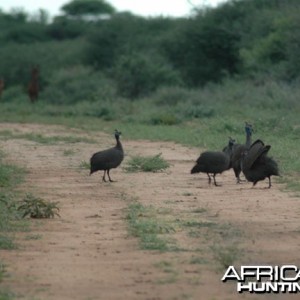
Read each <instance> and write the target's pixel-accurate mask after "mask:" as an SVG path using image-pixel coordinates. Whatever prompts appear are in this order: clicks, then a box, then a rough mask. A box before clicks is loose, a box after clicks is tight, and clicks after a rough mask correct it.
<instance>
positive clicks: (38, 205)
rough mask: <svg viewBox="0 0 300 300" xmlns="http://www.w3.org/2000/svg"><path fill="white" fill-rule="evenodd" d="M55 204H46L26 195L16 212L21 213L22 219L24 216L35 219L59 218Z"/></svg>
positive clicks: (46, 202) (39, 199)
mask: <svg viewBox="0 0 300 300" xmlns="http://www.w3.org/2000/svg"><path fill="white" fill-rule="evenodd" d="M57 204H58V202H48V201H45V200H43V199H41V198H36V197H34V196H32V195H31V194H28V195H26V196H25V198H24V199H23V200H22V202H21V203H20V206H19V207H18V211H20V212H22V214H23V215H22V217H23V218H25V217H26V216H29V217H30V218H37V219H44V218H54V216H58V217H59V214H58V211H59V208H58V207H57Z"/></svg>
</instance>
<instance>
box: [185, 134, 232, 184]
mask: <svg viewBox="0 0 300 300" xmlns="http://www.w3.org/2000/svg"><path fill="white" fill-rule="evenodd" d="M232 146H233V142H232V140H230V141H229V143H228V146H226V147H225V148H224V149H223V151H205V152H202V153H201V154H200V156H199V157H198V159H197V161H196V165H195V166H194V167H193V168H192V170H191V174H194V173H206V174H207V176H208V182H209V183H211V177H210V174H212V177H213V180H214V184H215V186H217V182H216V178H215V177H216V174H221V173H223V172H224V171H226V170H228V169H230V166H231V164H230V156H231V152H232Z"/></svg>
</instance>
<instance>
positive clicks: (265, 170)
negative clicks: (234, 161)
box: [241, 140, 279, 188]
mask: <svg viewBox="0 0 300 300" xmlns="http://www.w3.org/2000/svg"><path fill="white" fill-rule="evenodd" d="M270 149H271V146H270V145H266V146H265V144H264V143H263V142H262V141H261V140H256V141H255V142H254V143H253V144H252V145H251V146H250V148H249V150H246V151H244V152H243V154H242V159H241V168H242V171H243V173H244V175H245V177H246V179H247V180H248V181H250V182H253V186H255V185H256V183H257V182H258V181H261V180H264V179H265V178H268V179H269V188H271V186H272V184H271V176H272V175H274V176H279V171H278V165H277V163H276V161H275V160H274V159H273V158H271V157H268V156H267V154H268V152H269V150H270Z"/></svg>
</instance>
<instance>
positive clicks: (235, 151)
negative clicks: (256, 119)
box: [231, 122, 253, 183]
mask: <svg viewBox="0 0 300 300" xmlns="http://www.w3.org/2000/svg"><path fill="white" fill-rule="evenodd" d="M245 132H246V143H245V144H235V145H234V146H233V148H232V154H231V167H232V168H233V171H234V174H235V177H236V181H237V183H240V182H241V179H240V174H241V171H242V169H241V159H242V155H243V153H244V152H245V151H247V150H248V149H249V148H250V146H251V136H252V132H253V129H252V125H251V124H248V123H247V122H246V125H245Z"/></svg>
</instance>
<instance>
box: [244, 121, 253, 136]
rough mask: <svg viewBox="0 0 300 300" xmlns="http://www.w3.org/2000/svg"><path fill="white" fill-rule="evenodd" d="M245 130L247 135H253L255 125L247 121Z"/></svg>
mask: <svg viewBox="0 0 300 300" xmlns="http://www.w3.org/2000/svg"><path fill="white" fill-rule="evenodd" d="M245 131H246V134H247V136H251V135H252V132H253V127H252V125H251V124H249V123H248V122H245Z"/></svg>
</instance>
